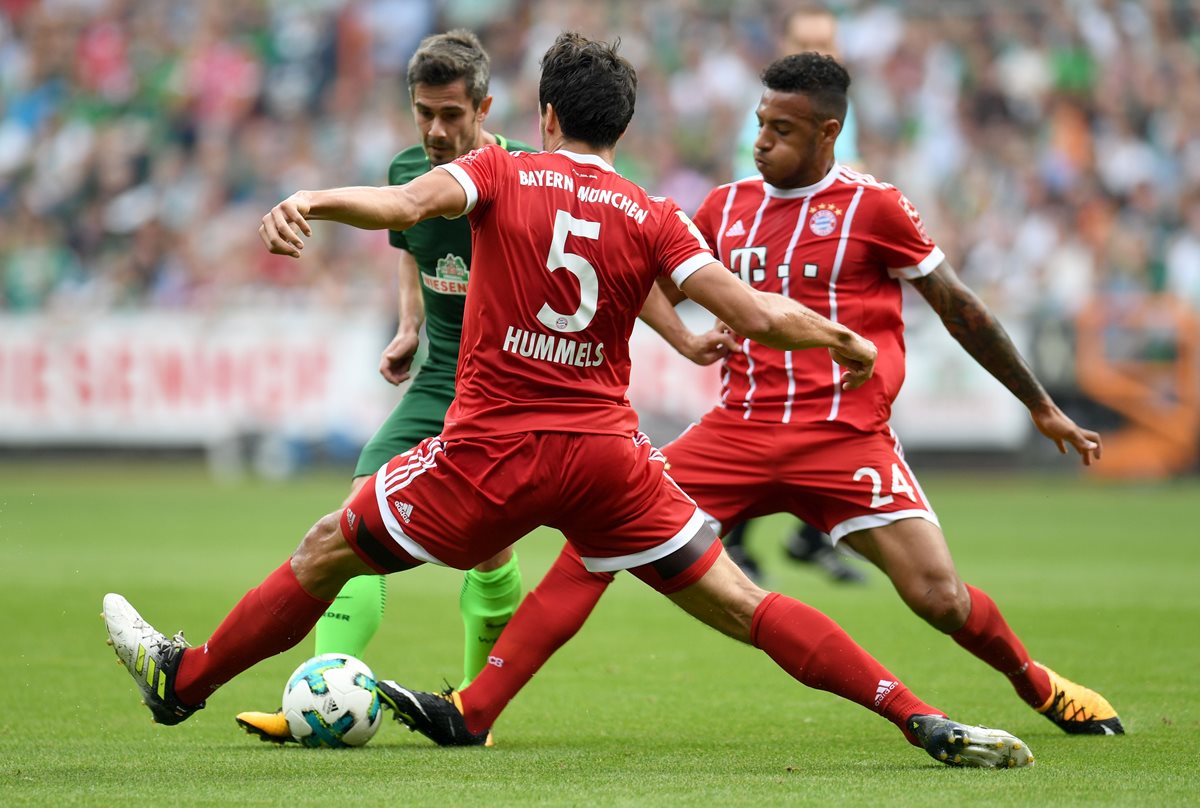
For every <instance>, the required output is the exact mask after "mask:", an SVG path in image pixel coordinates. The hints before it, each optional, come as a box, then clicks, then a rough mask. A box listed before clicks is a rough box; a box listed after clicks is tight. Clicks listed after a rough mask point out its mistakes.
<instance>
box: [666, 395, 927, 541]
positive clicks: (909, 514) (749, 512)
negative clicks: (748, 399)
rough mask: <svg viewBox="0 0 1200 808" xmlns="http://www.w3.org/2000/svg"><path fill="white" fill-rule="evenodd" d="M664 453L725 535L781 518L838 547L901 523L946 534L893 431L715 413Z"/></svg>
mask: <svg viewBox="0 0 1200 808" xmlns="http://www.w3.org/2000/svg"><path fill="white" fill-rule="evenodd" d="M662 452H663V454H665V455H666V456H667V463H668V465H667V469H668V471H669V472H670V474H671V477H672V478H673V479H674V480H675V482H677V483H679V485H680V487H681V488H683V490H684V491H686V492H687V493H688V495H689V496H690V497H691V498H692V499H694V500H695V501H696V504H697V505H699V506H700V510H702V511H704V513H705V514H706V515H708V516H709V517H710V518H711V520H712V521H713V522H715V523H716V525H714V528H715V529H716V530H717V532H718V533H724V531H726V530H728V529H730V528H732V527H734V526H735V525H737V524H739V523H740V522H744V521H745V520H747V519H750V518H752V517H755V516H765V515H767V514H772V513H792V514H795V515H796V516H798V517H800V518H801V519H803V520H804V521H805V522H807V523H808V524H810V525H813V526H814V527H817V528H820V529H821V530H823V531H825V532H826V533H828V534H829V535H830V536H831V537H832V538H833V540H834V541H835V542H836V541H838V540H839V539H841V538H842V536H845V535H846V534H847V533H853V532H854V531H856V530H863V529H865V528H872V527H881V526H883V525H887V524H891V523H892V522H896V521H899V520H901V519H910V518H913V517H917V518H921V519H926V520H928V521H930V522H932V523H933V524H935V525H936V524H938V520H937V516H936V515H935V514H934V512H933V509H932V508H931V507H930V506H929V502H928V500H926V498H925V494H924V493H923V492H922V491H921V486H920V484H919V483H918V482H917V478H916V477H915V476H914V475H913V473H912V469H910V468H909V467H908V463H906V462H905V461H904V450H903V448H902V447H901V446H900V440H899V439H898V438H897V437H896V435H895V433H893V432H892V431H891V430H890V429H887V430H885V431H883V432H877V433H866V432H860V431H858V430H856V429H852V428H850V427H847V426H845V425H842V424H838V423H836V422H830V423H821V424H810V423H803V424H765V423H762V422H759V421H744V420H742V418H741V417H740V415H738V414H737V413H735V412H730V411H727V410H712V411H711V412H709V413H708V414H707V415H705V416H704V418H702V419H701V420H700V422H699V423H697V424H694V425H693V426H692V427H691V428H689V429H688V430H687V431H686V432H684V433H683V434H682V435H680V436H679V437H678V438H676V439H675V440H674V441H672V442H671V443H668V444H667V445H666V446H664V447H663V449H662Z"/></svg>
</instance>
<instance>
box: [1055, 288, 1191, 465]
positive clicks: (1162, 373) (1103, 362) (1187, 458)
mask: <svg viewBox="0 0 1200 808" xmlns="http://www.w3.org/2000/svg"><path fill="white" fill-rule="evenodd" d="M1076 332H1077V335H1078V346H1077V349H1076V375H1077V381H1078V383H1079V387H1080V389H1081V390H1082V391H1083V392H1084V393H1085V394H1086V395H1088V396H1089V397H1091V398H1092V399H1094V400H1095V401H1097V402H1099V403H1101V404H1103V405H1105V406H1106V407H1109V408H1110V409H1112V410H1114V411H1116V412H1117V413H1120V414H1121V415H1122V416H1124V418H1125V424H1124V425H1123V426H1122V427H1121V428H1120V429H1117V430H1115V431H1112V432H1109V433H1106V434H1105V435H1104V436H1103V439H1104V455H1103V459H1102V460H1101V461H1100V463H1098V464H1096V465H1094V466H1092V469H1093V470H1094V473H1096V474H1098V475H1101V476H1104V477H1111V478H1124V479H1130V478H1140V479H1161V478H1164V477H1169V476H1171V475H1174V474H1180V473H1183V472H1186V471H1188V470H1190V469H1192V468H1194V467H1195V466H1196V462H1197V458H1198V456H1200V317H1197V315H1196V313H1195V312H1193V311H1192V310H1191V309H1190V308H1189V307H1188V306H1187V304H1185V303H1184V302H1183V301H1182V300H1179V299H1178V298H1176V297H1174V296H1172V295H1147V296H1144V297H1138V298H1129V297H1109V298H1097V299H1096V300H1095V301H1094V302H1093V303H1092V304H1091V305H1088V306H1087V307H1085V308H1084V309H1083V311H1082V313H1081V314H1080V315H1079V317H1078V318H1077V320H1076Z"/></svg>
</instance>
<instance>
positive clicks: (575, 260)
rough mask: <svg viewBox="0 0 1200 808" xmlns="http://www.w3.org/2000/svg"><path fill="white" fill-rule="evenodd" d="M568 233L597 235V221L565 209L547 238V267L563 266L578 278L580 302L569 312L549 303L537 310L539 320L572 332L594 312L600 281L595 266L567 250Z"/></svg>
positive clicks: (598, 233) (579, 329) (556, 218)
mask: <svg viewBox="0 0 1200 808" xmlns="http://www.w3.org/2000/svg"><path fill="white" fill-rule="evenodd" d="M567 236H578V237H579V238H590V239H599V238H600V223H599V222H589V221H587V220H585V219H576V218H575V217H574V216H572V215H571V214H569V213H567V212H566V211H565V210H560V211H559V212H558V214H557V215H556V216H555V217H554V235H553V236H552V237H551V240H550V252H549V253H548V254H547V255H546V269H548V270H550V271H551V272H557V271H558V270H560V269H565V270H567V272H570V273H571V274H572V275H574V276H575V278H576V280H578V281H579V306H578V308H576V309H575V311H573V312H571V313H570V314H565V313H563V312H560V311H555V310H554V309H553V308H551V307H550V304H549V303H543V304H542V308H541V309H539V310H538V313H537V318H538V322H540V323H541V324H542V325H544V326H546V327H547V328H551V329H553V330H555V331H559V332H562V333H567V334H571V333H574V332H576V331H582V330H583V329H585V328H587V327H588V324H589V323H591V322H592V318H593V317H595V316H596V301H597V298H598V297H599V294H600V281H599V279H598V278H597V277H596V268H595V267H594V266H592V264H591V262H589V261H588V260H587V259H586V258H584V257H583V256H582V255H578V254H577V253H572V252H567Z"/></svg>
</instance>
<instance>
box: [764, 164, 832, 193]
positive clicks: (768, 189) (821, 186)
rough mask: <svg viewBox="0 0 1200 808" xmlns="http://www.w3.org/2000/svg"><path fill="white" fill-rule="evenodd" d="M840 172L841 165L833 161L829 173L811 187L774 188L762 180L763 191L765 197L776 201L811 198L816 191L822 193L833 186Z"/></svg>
mask: <svg viewBox="0 0 1200 808" xmlns="http://www.w3.org/2000/svg"><path fill="white" fill-rule="evenodd" d="M841 170H842V166H841V164H840V163H838V162H837V161H836V160H835V161H834V163H833V167H832V168H830V169H829V173H828V174H826V175H825V176H824V177H822V178H821V179H820V180H818V181H817V182H815V183H813V184H812V185H806V186H804V187H803V188H776V187H775V186H774V185H771V184H770V183H768V182H767V181H766V180H763V191H764V192H765V193H766V195H767V196H773V197H776V198H778V199H798V198H800V197H803V196H812V195H813V194H815V193H817V192H818V191H824V190H825V189H826V188H828V187H829V186H830V185H833V182H834V180H836V179H837V176H838V172H840V171H841Z"/></svg>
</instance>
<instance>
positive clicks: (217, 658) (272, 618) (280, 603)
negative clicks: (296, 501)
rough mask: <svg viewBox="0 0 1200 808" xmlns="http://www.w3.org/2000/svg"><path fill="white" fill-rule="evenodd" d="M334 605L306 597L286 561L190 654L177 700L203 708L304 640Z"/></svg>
mask: <svg viewBox="0 0 1200 808" xmlns="http://www.w3.org/2000/svg"><path fill="white" fill-rule="evenodd" d="M331 602H332V601H327V600H319V599H317V598H314V597H313V596H312V595H310V594H308V592H305V591H304V588H303V587H301V586H300V581H298V580H297V579H296V573H294V572H292V562H291V560H290V559H289V560H287V561H285V562H284V563H283V564H282V565H281V566H280V567H279V568H278V569H276V570H275V571H274V572H272V573H271V574H270V575H268V576H267V578H266V580H265V581H263V582H262V583H261V584H259V585H258V586H256V587H255V588H254V589H251V590H250V591H249V592H247V593H246V594H245V595H244V596H243V597H242V599H241V600H240V601H238V603H237V605H236V606H234V607H233V610H232V611H231V612H229V614H228V615H227V616H226V617H225V619H224V620H223V621H222V622H221V625H220V626H218V627H217V630H216V631H214V632H213V635H212V636H211V637H209V639H208V642H206V643H205V644H204V645H203V646H200V647H197V648H189V649H188V650H187V651H185V652H184V654H183V659H181V660H180V662H179V671H178V673H177V674H176V677H175V695H176V696H178V697H179V700H180V701H182V702H183V703H184V704H188V705H195V704H199V703H200V702H202V701H204V700H205V699H206V698H208V696H209V694H210V693H212V692H213V691H214V690H216V689H217V688H218V687H220V686H221V685H223V684H225V683H226V682H228V681H229V680H230V679H232V678H233V677H234V676H237V675H238V674H239V673H241V672H242V671H244V670H246V669H247V668H249V667H251V666H252V665H254V664H256V663H258V662H261V661H262V660H264V659H266V658H267V657H269V656H274V655H275V654H278V653H281V652H283V651H286V650H287V649H289V648H291V647H292V646H293V645H295V644H296V643H298V642H300V640H302V639H304V637H305V636H307V634H308V632H309V631H311V630H312V627H313V626H314V625H316V623H317V619H318V618H319V617H320V616H321V615H323V614H324V613H325V610H326V609H328V608H329V604H330V603H331Z"/></svg>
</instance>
